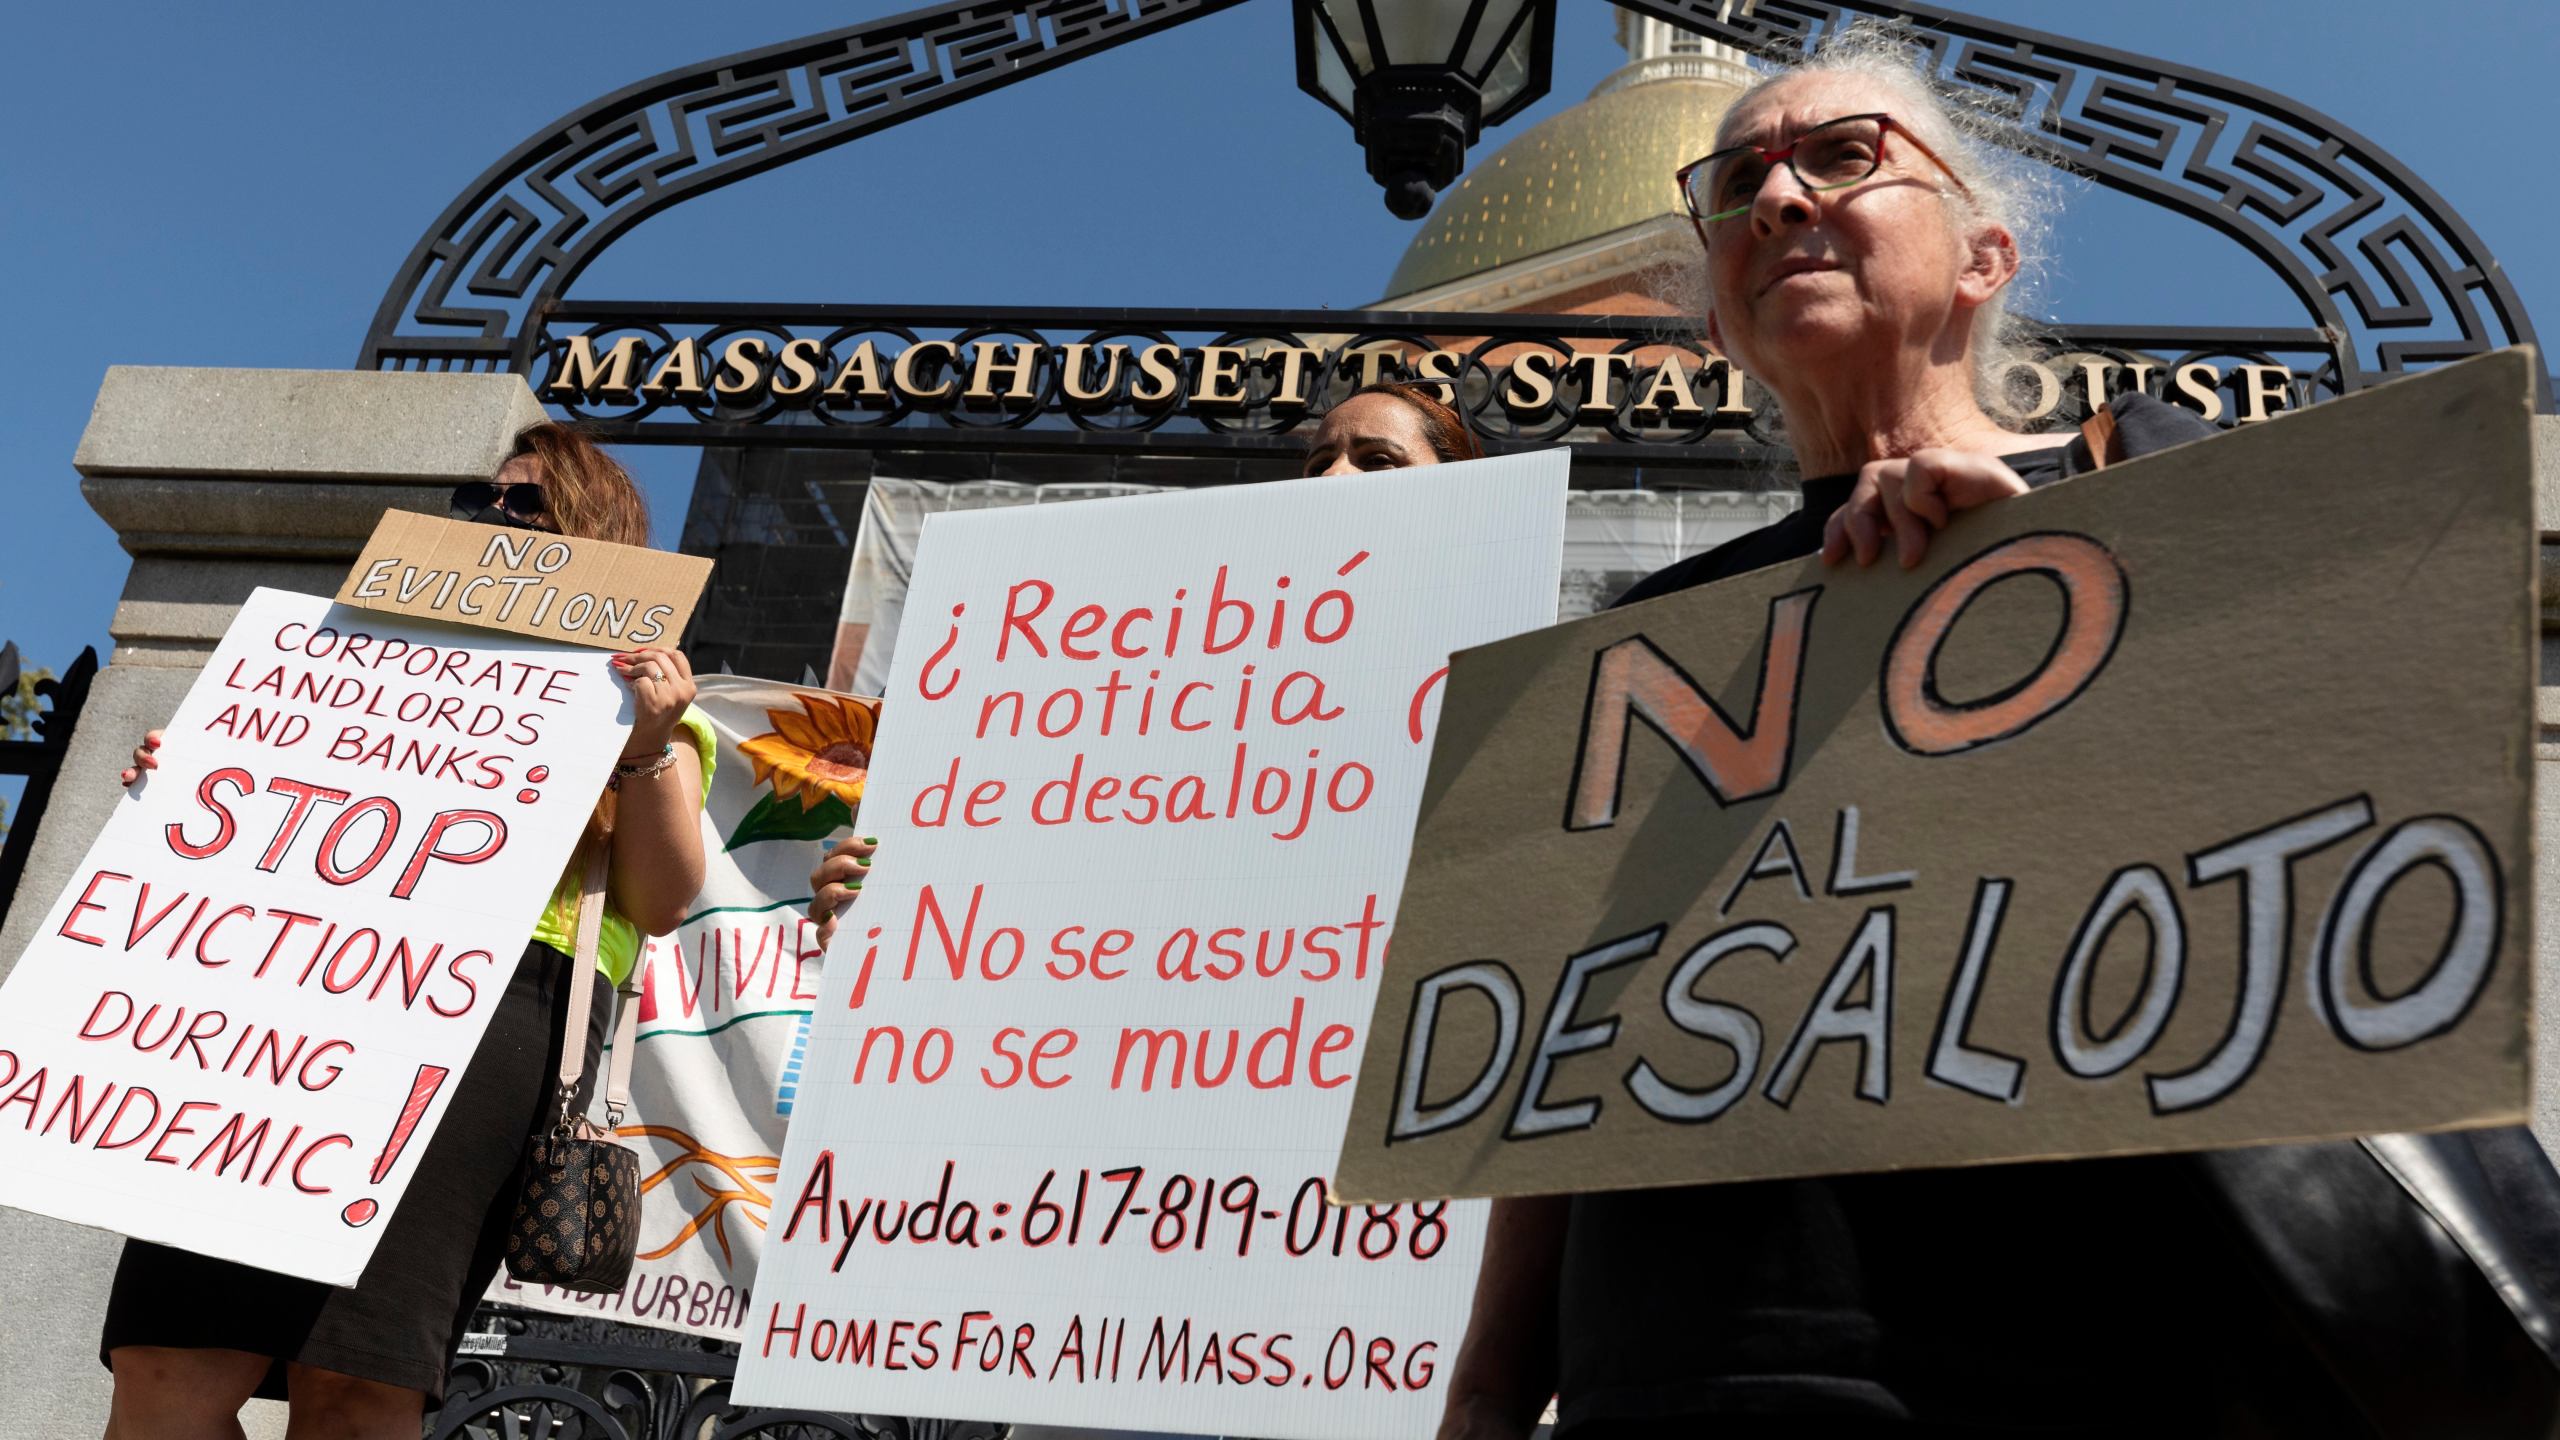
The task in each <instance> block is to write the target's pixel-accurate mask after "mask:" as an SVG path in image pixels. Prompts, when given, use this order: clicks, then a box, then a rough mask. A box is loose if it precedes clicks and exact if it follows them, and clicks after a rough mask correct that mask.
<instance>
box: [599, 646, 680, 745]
mask: <svg viewBox="0 0 2560 1440" xmlns="http://www.w3.org/2000/svg"><path fill="white" fill-rule="evenodd" d="M613 668H614V672H615V673H616V674H618V675H620V676H621V677H622V678H623V680H624V681H625V682H626V683H628V684H629V685H630V686H631V708H632V715H631V753H630V754H628V755H626V756H624V757H623V758H624V759H626V760H632V759H646V758H648V756H649V754H650V752H652V751H655V750H658V749H660V748H662V747H663V746H665V745H666V743H667V742H668V741H670V740H672V739H674V738H675V733H676V721H678V720H680V719H682V718H683V717H684V708H685V707H686V706H688V705H690V704H692V703H693V693H694V684H693V662H692V661H690V660H687V659H686V658H685V655H684V652H683V651H681V650H675V649H667V648H661V647H659V646H655V645H651V646H645V647H643V648H641V649H638V650H627V651H624V652H623V653H621V654H619V655H616V656H614V657H613Z"/></svg>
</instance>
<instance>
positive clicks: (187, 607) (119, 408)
mask: <svg viewBox="0 0 2560 1440" xmlns="http://www.w3.org/2000/svg"><path fill="white" fill-rule="evenodd" d="M542 418H544V417H543V411H542V406H541V404H540V403H539V402H538V401H536V400H535V399H534V396H533V391H532V390H531V389H530V388H528V387H527V386H526V384H525V382H524V381H523V379H521V378H520V377H518V376H514V375H401V374H376V373H369V372H360V371H339V370H213V369H181V368H158V367H143V366H129V365H119V366H116V367H115V368H113V369H110V370H109V371H108V372H107V378H106V383H105V384H104V385H102V386H101V387H100V388H99V391H98V402H97V406H96V408H95V409H94V410H93V411H92V412H91V414H90V417H89V428H88V430H87V431H86V432H85V433H84V434H82V436H81V437H80V450H79V454H78V455H77V456H76V457H75V458H74V459H73V461H72V465H73V467H74V468H75V469H77V470H78V471H79V473H80V477H81V478H80V488H81V493H82V494H83V495H84V496H86V497H87V499H88V501H89V504H90V507H91V508H92V509H94V510H96V511H97V512H98V514H99V515H101V516H102V517H104V518H105V520H106V522H107V523H108V524H109V525H112V526H114V527H115V531H116V539H117V540H118V542H119V543H121V544H122V545H123V546H124V548H125V551H126V553H128V554H129V555H131V556H132V557H133V565H132V570H131V572H130V573H129V574H128V576H127V578H126V580H125V587H124V595H123V598H122V600H121V601H120V602H119V603H118V604H117V606H116V612H115V618H114V620H113V621H112V622H110V624H109V627H108V628H109V631H110V633H111V634H112V635H113V637H114V640H115V652H114V655H113V657H112V658H111V659H110V660H109V662H108V664H107V667H106V668H105V669H104V670H102V671H100V672H99V674H98V679H97V683H96V685H95V686H94V687H93V688H92V689H91V690H90V692H89V701H88V705H87V708H86V709H84V710H83V711H82V712H81V716H80V725H79V729H78V730H77V731H76V732H75V733H74V734H73V736H72V739H71V751H70V755H69V757H68V759H67V761H66V763H65V768H64V771H63V774H62V777H61V779H60V780H59V781H58V782H57V783H56V784H55V786H54V791H53V800H52V803H51V807H50V808H49V809H48V810H47V811H46V813H45V817H44V823H43V825H42V827H41V828H40V830H39V831H38V833H37V835H36V839H35V848H34V850H33V852H32V853H31V854H30V855H29V857H28V862H27V873H26V877H25V879H24V881H23V882H22V883H21V885H20V887H19V892H18V894H17V896H16V898H15V899H14V900H13V901H12V903H11V905H10V908H9V920H8V924H7V926H6V928H5V929H0V978H6V976H7V972H8V969H9V968H10V967H12V966H14V965H15V964H16V963H17V957H18V954H19V952H20V951H21V950H22V949H23V948H25V946H26V943H27V938H28V937H29V935H31V934H32V933H33V932H34V930H35V927H36V925H37V923H38V922H39V921H40V920H42V919H43V918H44V912H45V910H46V909H47V908H48V907H49V906H50V905H51V904H52V902H53V899H54V897H55V895H56V894H57V893H58V892H59V891H60V890H61V888H62V886H63V885H64V884H65V883H67V882H68V881H69V879H70V878H71V874H72V871H73V870H74V868H75V867H76V866H77V865H78V864H79V862H80V858H81V856H82V855H83V854H84V853H85V852H86V851H87V850H88V847H89V843H90V841H91V840H92V839H94V838H95V837H96V835H97V833H98V831H99V829H100V827H101V826H103V825H104V824H105V823H106V818H107V816H108V814H109V813H110V812H111V811H112V809H113V808H114V806H115V804H116V802H117V800H118V798H119V796H120V794H121V792H120V791H119V789H118V788H117V785H116V772H117V771H118V770H120V769H122V768H123V766H124V763H125V758H126V752H127V751H129V750H131V749H132V748H133V744H134V742H135V741H136V740H137V739H139V738H140V737H141V735H142V732H143V731H145V730H148V729H150V728H152V727H153V726H155V725H159V724H161V723H162V722H163V721H165V720H167V719H168V717H169V716H170V715H171V714H172V713H173V712H174V711H175V710H176V709H177V706H178V701H179V699H180V697H182V696H183V695H185V694H186V691H187V687H188V686H189V685H190V684H192V683H193V682H194V680H195V676H196V672H197V671H198V670H199V669H201V668H202V667H203V665H204V662H205V659H206V657H207V656H209V655H210V654H211V653H212V650H213V646H214V643H215V642H216V641H218V640H219V639H221V637H222V632H223V630H224V629H225V628H226V627H228V626H229V625H230V623H231V618H232V616H233V614H234V613H236V612H237V610H238V608H239V606H240V603H241V602H242V601H243V600H246V599H247V598H248V596H249V592H250V591H251V590H254V589H256V588H257V587H259V586H262V585H264V586H271V587H274V588H277V589H284V590H300V591H303V592H306V593H309V594H317V595H328V594H334V593H336V591H337V588H338V583H339V581H340V580H341V579H343V578H344V577H345V574H346V568H347V562H349V561H350V560H352V559H354V558H355V555H356V552H357V551H358V550H360V549H362V548H363V545H364V540H365V537H366V536H367V535H370V534H371V533H372V532H373V527H374V522H375V521H376V520H378V519H380V518H381V515H382V512H383V511H384V510H386V509H401V510H419V511H425V512H428V513H431V514H438V515H441V514H443V513H444V511H445V507H446V503H447V499H448V497H449V495H450V493H451V491H452V489H453V487H454V486H455V485H456V484H458V483H460V482H462V481H465V480H486V479H488V478H489V477H491V476H492V475H494V474H496V473H497V470H498V467H499V465H500V464H502V463H503V462H504V461H505V459H506V457H507V454H508V451H509V449H510V448H511V447H512V445H513V443H514V439H515V436H516V434H517V433H518V432H520V431H521V430H523V429H524V428H525V427H526V426H528V425H531V424H533V423H535V422H536V421H539V420H541V419H542ZM121 1243H122V1242H121V1241H120V1240H119V1239H118V1238H117V1237H116V1236H113V1235H109V1234H106V1233H104V1232H101V1231H96V1230H87V1229H82V1228H80V1227H78V1226H73V1225H65V1224H61V1223H59V1222H57V1221H52V1220H45V1219H40V1218H38V1217H36V1216H33V1215H29V1214H26V1213H25V1212H23V1211H18V1210H7V1209H0V1294H5V1295H7V1296H8V1297H9V1300H8V1303H7V1304H5V1305H0V1353H6V1354H8V1355H9V1356H10V1364H9V1366H8V1383H7V1384H5V1385H0V1440H38V1437H44V1440H53V1437H57V1436H66V1435H95V1434H98V1433H100V1432H101V1431H102V1430H103V1429H104V1428H105V1425H106V1415H107V1373H106V1371H105V1370H103V1369H102V1368H100V1366H99V1364H98V1359H97V1339H98V1322H99V1318H100V1317H101V1316H102V1315H103V1314H104V1313H105V1310H106V1293H107V1283H108V1281H109V1279H110V1278H111V1277H112V1276H113V1274H114V1271H115V1260H116V1253H117V1250H118V1248H119V1246H120V1245H121ZM204 1298H205V1299H206V1300H207V1301H208V1302H214V1301H217V1299H218V1297H210V1296H208V1297H204ZM252 1410H253V1412H265V1413H253V1414H251V1415H249V1416H245V1417H244V1419H245V1420H247V1421H248V1422H249V1425H250V1433H251V1434H252V1435H259V1434H265V1433H274V1434H281V1433H282V1426H281V1424H280V1423H279V1419H278V1416H279V1414H280V1412H278V1411H275V1410H274V1408H273V1407H268V1406H264V1405H260V1406H253V1407H252Z"/></svg>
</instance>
